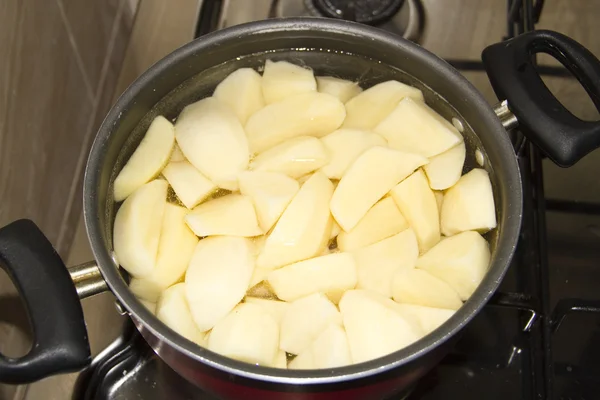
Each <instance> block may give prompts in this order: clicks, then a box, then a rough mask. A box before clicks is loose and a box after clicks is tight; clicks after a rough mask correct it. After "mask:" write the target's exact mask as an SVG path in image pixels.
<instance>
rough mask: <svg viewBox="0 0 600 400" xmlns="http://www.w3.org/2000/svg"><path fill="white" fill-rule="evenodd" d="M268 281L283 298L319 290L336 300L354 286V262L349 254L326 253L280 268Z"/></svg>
mask: <svg viewBox="0 0 600 400" xmlns="http://www.w3.org/2000/svg"><path fill="white" fill-rule="evenodd" d="M267 281H268V282H269V284H270V285H271V287H272V288H273V291H274V292H275V294H276V295H277V297H279V298H280V299H282V300H285V301H294V300H296V299H299V298H301V297H304V296H308V295H309V294H312V293H316V292H321V293H325V294H326V295H327V296H328V297H329V298H330V300H331V301H333V302H334V303H337V301H339V298H340V296H341V294H342V293H344V292H345V291H346V290H348V289H353V288H354V286H356V263H355V262H354V257H353V256H352V255H351V254H350V253H335V254H329V255H326V256H321V257H315V258H311V259H309V260H304V261H300V262H297V263H295V264H292V265H288V266H285V267H283V268H279V269H278V270H275V271H273V272H271V273H270V274H269V276H268V278H267Z"/></svg>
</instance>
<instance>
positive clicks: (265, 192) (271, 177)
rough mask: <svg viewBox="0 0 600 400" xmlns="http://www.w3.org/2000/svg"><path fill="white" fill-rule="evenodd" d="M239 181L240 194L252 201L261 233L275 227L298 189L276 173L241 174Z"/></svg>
mask: <svg viewBox="0 0 600 400" xmlns="http://www.w3.org/2000/svg"><path fill="white" fill-rule="evenodd" d="M239 181H240V192H241V193H242V194H243V195H245V196H247V197H249V198H250V199H251V200H252V204H254V208H255V210H256V217H257V218H258V225H259V226H260V228H261V229H262V231H263V232H268V231H269V230H270V229H271V228H272V227H273V225H275V222H277V220H278V219H279V217H280V216H281V214H283V211H284V210H285V208H286V207H287V206H288V204H290V202H291V201H292V199H293V198H294V196H295V195H296V193H297V192H298V190H299V189H300V184H299V183H298V182H297V181H296V180H294V179H292V178H290V177H289V176H287V175H284V174H281V173H277V172H262V171H247V172H242V173H241V174H240V177H239Z"/></svg>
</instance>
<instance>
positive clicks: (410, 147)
mask: <svg viewBox="0 0 600 400" xmlns="http://www.w3.org/2000/svg"><path fill="white" fill-rule="evenodd" d="M373 132H375V133H378V134H380V135H381V136H383V137H384V138H385V139H387V141H388V144H389V146H390V148H392V149H396V150H400V151H405V152H407V153H415V154H420V155H422V156H423V157H433V156H436V155H438V154H441V153H443V152H445V151H446V150H449V149H450V148H452V147H454V146H456V145H457V144H459V143H460V142H462V141H463V137H462V136H461V135H460V133H458V131H457V130H456V128H455V127H454V126H453V125H452V124H451V123H450V122H448V121H446V120H445V119H444V118H443V117H442V116H440V115H439V114H438V113H436V112H435V111H433V110H432V109H431V108H429V107H428V106H427V105H426V104H425V103H423V102H422V101H414V100H413V99H411V98H405V99H403V100H401V101H400V103H398V105H397V106H396V108H394V110H393V111H392V112H391V113H390V114H389V115H388V116H387V117H386V118H385V119H384V120H382V121H381V122H380V123H379V124H378V125H377V126H376V127H375V128H374V129H373Z"/></svg>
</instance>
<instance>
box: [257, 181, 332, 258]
mask: <svg viewBox="0 0 600 400" xmlns="http://www.w3.org/2000/svg"><path fill="white" fill-rule="evenodd" d="M332 193H333V184H332V183H331V181H330V180H329V179H327V177H326V176H325V175H324V174H323V173H322V172H316V173H315V174H314V175H313V176H311V177H310V178H309V179H308V180H307V181H306V182H305V183H304V185H302V187H301V188H300V190H299V191H298V193H297V194H296V196H295V197H294V199H293V200H292V202H291V203H290V204H289V205H288V207H287V208H286V209H285V211H284V212H283V215H282V216H281V218H279V221H278V222H277V224H275V228H273V231H272V232H271V234H270V235H269V236H268V237H267V240H266V242H265V245H264V247H263V250H262V252H261V253H260V255H259V256H258V259H257V266H258V267H259V268H266V269H275V268H279V267H282V266H284V265H288V264H292V263H295V262H297V261H301V260H305V259H307V258H311V257H314V256H316V255H317V254H319V253H320V252H321V251H322V250H323V249H324V248H325V247H326V246H327V242H328V241H329V236H330V234H331V225H332V220H331V215H330V213H329V201H330V200H331V195H332Z"/></svg>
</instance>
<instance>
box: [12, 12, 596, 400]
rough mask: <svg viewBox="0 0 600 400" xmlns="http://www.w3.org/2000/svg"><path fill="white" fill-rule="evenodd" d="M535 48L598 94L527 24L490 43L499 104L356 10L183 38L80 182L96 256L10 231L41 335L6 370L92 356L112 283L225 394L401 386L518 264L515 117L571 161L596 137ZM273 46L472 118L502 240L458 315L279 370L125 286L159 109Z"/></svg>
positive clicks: (181, 366)
mask: <svg viewBox="0 0 600 400" xmlns="http://www.w3.org/2000/svg"><path fill="white" fill-rule="evenodd" d="M537 52H546V53H549V54H552V55H553V56H554V57H555V58H557V59H559V60H560V61H561V62H562V63H563V64H564V65H565V66H566V67H567V68H569V69H570V70H571V72H572V73H573V74H574V75H575V76H576V77H577V78H578V79H579V80H580V82H582V84H583V86H584V88H585V89H586V90H587V92H588V93H589V95H590V96H591V97H592V99H593V100H594V101H595V103H596V105H597V106H598V105H600V62H599V61H598V60H597V59H596V58H595V57H594V56H593V55H592V54H591V53H589V52H588V51H587V50H586V49H585V48H583V47H582V46H581V45H579V44H578V43H576V42H574V41H573V40H571V39H569V38H566V37H565V36H563V35H560V34H558V33H555V32H549V31H538V32H534V33H530V34H525V35H522V36H520V37H518V38H516V39H513V40H510V41H508V42H503V43H500V44H496V45H493V46H490V47H489V48H487V49H486V50H485V51H484V53H483V59H484V63H485V64H486V67H487V69H488V72H489V74H490V78H491V82H492V84H493V86H494V88H495V90H496V92H497V94H498V95H499V97H500V98H501V99H503V100H507V101H508V103H507V102H504V103H502V104H501V105H500V106H499V107H498V108H497V109H496V110H494V109H493V108H492V107H490V106H489V105H488V104H487V102H486V101H485V100H484V99H483V97H482V96H481V94H480V93H479V92H478V91H477V90H476V89H475V88H474V87H473V86H472V85H471V84H470V83H469V82H468V81H467V80H466V79H465V78H464V77H463V76H462V75H461V74H460V73H458V72H457V71H456V70H455V69H454V68H452V67H451V66H450V65H449V64H447V63H446V62H444V61H443V60H441V59H439V58H438V57H436V56H435V55H433V54H431V53H429V52H428V51H427V50H424V49H423V48H421V47H419V46H417V45H415V44H413V43H411V42H409V41H407V40H404V39H402V38H400V37H397V36H394V35H391V34H389V33H386V32H384V31H381V30H378V29H375V28H371V27H368V26H364V25H359V24H354V23H350V22H344V21H339V20H333V19H309V18H300V19H284V20H277V19H276V20H267V21H260V22H255V23H250V24H246V25H238V26H235V27H232V28H228V29H224V30H221V31H218V32H215V33H212V34H209V35H207V36H205V37H202V38H201V39H198V40H196V41H194V42H191V43H189V44H188V45H186V46H184V47H182V48H180V49H178V50H176V51H175V52H173V53H172V54H170V55H169V56H167V57H165V58H164V59H162V60H161V61H159V62H158V63H156V64H155V65H154V66H153V67H152V68H150V69H149V70H148V71H147V72H146V73H144V74H143V75H142V76H141V77H140V78H138V79H137V80H136V81H135V82H134V83H133V84H132V85H131V86H130V87H129V88H128V89H127V90H126V92H125V93H124V94H123V95H122V96H121V98H120V99H119V100H118V102H117V104H116V105H115V106H114V107H113V108H112V110H111V111H110V112H109V114H108V116H107V117H106V119H105V120H104V122H103V124H102V126H101V128H100V130H99V132H98V135H97V137H96V140H95V142H94V144H93V147H92V150H91V153H90V156H89V159H88V164H87V167H86V172H85V183H84V193H83V194H84V213H85V223H86V228H87V233H88V236H89V240H90V243H91V246H92V250H93V252H94V257H95V262H94V263H91V264H87V265H85V266H81V267H79V268H77V269H71V270H70V272H71V274H69V273H68V272H67V269H66V268H65V267H64V265H63V263H62V261H61V260H60V258H59V257H58V256H57V254H56V253H55V252H54V250H53V249H52V246H51V245H50V243H49V242H48V241H47V240H46V239H45V237H44V236H43V234H42V233H41V232H40V231H39V230H38V229H37V227H36V226H35V225H34V224H33V223H32V222H31V221H27V220H20V221H16V222H14V223H12V224H10V225H8V226H6V227H4V228H2V229H1V230H0V261H1V264H2V266H3V267H4V268H5V269H6V270H7V272H8V273H9V274H10V276H11V277H12V279H13V281H14V282H15V284H16V286H17V288H18V289H19V291H20V293H21V295H22V296H23V298H24V300H25V302H26V304H27V307H28V310H29V313H30V316H31V321H32V325H33V330H34V333H35V341H34V343H35V344H34V347H33V349H32V350H31V352H30V353H29V354H27V355H26V356H24V357H22V358H19V359H16V360H11V359H7V358H5V357H0V381H4V382H13V383H17V382H28V381H32V380H36V379H40V378H42V377H45V376H48V375H51V374H55V373H59V372H65V371H71V370H76V369H79V368H81V367H84V366H85V365H86V364H87V363H89V359H90V353H89V347H88V343H87V338H86V331H85V326H84V320H83V315H82V311H81V306H80V303H79V297H85V296H87V295H90V294H93V293H96V292H99V291H101V290H104V289H106V288H107V286H108V289H110V290H111V291H112V292H113V293H114V294H115V296H116V297H117V299H118V301H119V303H120V304H121V305H122V307H123V308H124V309H125V310H126V312H128V313H129V314H130V315H131V317H132V319H133V320H134V322H135V324H136V326H137V328H138V329H139V330H140V332H141V333H142V335H143V336H144V338H145V339H146V340H147V341H148V343H149V344H150V345H151V346H152V348H153V349H154V350H155V351H156V353H157V354H158V355H159V356H160V357H161V358H162V359H163V360H164V361H165V362H166V363H167V364H169V365H170V366H171V367H172V368H173V369H174V370H175V371H177V372H178V373H179V374H181V375H182V376H184V377H185V378H186V379H188V380H189V381H191V382H193V383H195V384H197V385H198V386H200V387H202V388H203V389H205V390H207V391H209V392H212V393H214V394H216V395H218V396H220V397H222V398H228V399H241V398H244V399H282V398H313V399H320V398H343V399H367V398H368V399H376V398H381V397H383V396H385V395H389V394H391V393H394V392H398V391H402V390H405V389H406V388H408V387H409V386H410V385H412V384H413V383H414V382H415V381H416V380H417V379H418V378H419V377H421V376H422V375H423V374H425V373H426V372H427V371H428V370H429V369H430V368H431V367H432V366H434V365H435V364H436V363H437V362H438V361H439V360H440V359H441V358H442V357H443V356H444V355H445V354H446V353H447V352H448V351H449V349H450V348H451V346H452V344H453V343H454V341H455V339H456V338H457V334H458V333H459V332H460V330H461V329H462V328H463V327H464V326H465V325H466V324H467V323H468V322H469V321H470V320H471V319H472V318H473V317H474V316H475V315H476V314H477V313H478V312H479V310H480V309H481V308H482V307H483V306H484V305H485V303H486V302H487V301H488V299H489V298H490V297H491V295H492V294H493V293H494V291H495V290H496V288H497V287H498V285H499V283H500V281H501V280H502V278H503V276H504V273H505V271H506V269H507V268H508V265H509V262H510V260H511V257H512V254H513V252H514V250H515V246H516V244H517V240H518V235H519V229H520V223H521V214H522V192H521V181H520V175H519V169H518V166H517V159H516V155H515V152H514V150H513V147H512V144H511V141H510V139H509V136H508V134H507V128H511V127H514V126H515V125H516V123H517V120H518V123H519V124H520V128H521V130H522V131H523V132H524V133H525V134H526V135H528V137H529V138H530V140H532V141H533V142H534V143H536V144H537V145H539V146H540V147H541V149H542V150H543V151H544V152H545V153H546V154H547V155H548V156H549V157H550V158H552V159H553V160H555V161H556V162H557V163H558V164H561V165H571V164H572V163H574V162H576V161H577V160H578V159H579V158H581V157H582V156H583V155H585V154H586V153H587V152H589V151H591V150H593V149H595V148H596V147H598V146H599V145H600V124H598V123H595V122H584V121H581V120H579V119H577V118H576V117H574V116H573V115H572V114H570V113H569V112H568V111H567V110H566V109H565V108H564V107H563V106H562V105H561V104H560V103H559V102H558V101H557V100H556V99H555V98H554V97H553V96H552V94H551V93H550V92H549V91H548V89H547V88H546V87H545V85H544V84H543V82H542V80H541V79H540V77H539V75H538V74H537V72H536V71H535V67H534V64H533V63H532V55H533V54H535V53H537ZM267 58H271V59H286V60H292V61H293V62H296V63H302V64H305V65H308V66H310V67H312V68H313V69H314V70H315V71H316V73H318V74H326V75H336V76H340V77H343V78H349V79H353V80H359V81H360V83H361V84H362V85H363V86H370V85H372V84H374V83H377V82H381V81H384V80H388V79H397V80H400V81H403V82H407V83H409V84H411V85H414V86H416V87H418V88H420V89H422V90H423V92H424V94H425V98H426V100H427V103H428V104H430V105H431V106H432V107H433V108H434V109H436V110H437V111H438V112H439V113H440V114H442V115H443V116H445V117H446V118H448V119H449V120H451V119H453V118H454V119H455V120H456V124H457V126H461V127H462V129H463V134H464V136H465V140H466V143H467V149H468V156H467V162H466V168H472V167H473V166H475V165H476V160H475V152H476V150H479V151H481V153H482V154H483V159H484V164H483V166H484V168H485V169H486V170H488V172H489V173H490V177H491V180H492V185H493V189H494V196H495V201H496V206H497V214H498V215H497V217H498V228H497V229H496V230H494V231H493V232H492V233H491V234H489V235H488V237H487V238H488V240H489V242H490V246H491V249H492V260H491V265H490V268H489V271H488V273H487V275H486V276H485V278H484V280H483V282H482V283H481V285H480V286H479V288H478V289H477V290H476V291H475V293H474V294H473V296H472V297H471V298H470V299H469V300H468V301H467V302H466V303H465V304H464V306H463V307H462V308H461V309H460V310H458V312H456V314H455V315H454V316H453V317H452V318H450V319H449V320H448V321H447V322H446V323H444V324H443V325H442V326H441V327H439V328H438V329H437V330H435V331H434V332H432V333H431V334H429V335H428V336H426V337H425V338H423V339H421V340H419V341H418V342H416V343H414V344H412V345H410V346H408V347H406V348H404V349H402V350H400V351H397V352H395V353H393V354H390V355H387V356H385V357H382V358H380V359H377V360H372V361H369V362H366V363H362V364H358V365H353V366H348V367H343V368H335V369H331V370H314V371H292V370H277V369H271V368H266V367H259V366H255V365H250V364H246V363H242V362H238V361H235V360H232V359H229V358H226V357H223V356H220V355H218V354H215V353H212V352H210V351H208V350H206V349H203V348H200V347H198V346H197V345H195V344H194V343H192V342H190V341H188V340H186V339H184V338H183V337H181V336H179V335H178V334H176V333H175V332H173V331H172V330H170V329H169V328H167V327H166V326H165V325H163V324H162V323H161V322H160V321H158V320H157V319H156V318H155V317H154V315H152V314H151V313H150V312H149V311H148V310H147V309H146V308H145V307H144V306H143V305H142V304H141V303H140V302H139V301H138V300H137V299H136V298H135V297H134V296H133V294H132V293H131V292H130V291H129V290H128V287H127V279H128V277H127V276H126V273H125V272H124V271H123V270H122V269H119V268H118V266H117V265H116V264H115V262H114V261H113V258H112V257H111V252H112V223H113V219H114V214H115V211H116V210H115V204H114V202H113V200H112V195H111V194H112V190H111V189H112V181H113V180H114V177H115V176H116V173H117V172H118V171H119V170H120V168H121V167H122V166H123V164H124V162H125V161H126V160H127V159H128V157H129V156H130V155H131V153H132V152H133V150H134V149H135V147H136V145H137V144H138V143H139V141H140V140H141V137H142V136H143V134H144V132H145V130H146V129H147V127H148V125H149V123H150V121H151V120H152V119H153V118H154V116H156V115H158V114H163V115H166V116H167V117H169V118H174V117H176V116H177V115H178V113H179V112H180V111H181V109H182V108H183V107H184V106H185V105H186V104H189V103H191V102H193V101H196V100H198V99H200V98H203V97H205V96H208V95H210V94H211V93H212V90H213V89H214V87H215V86H216V84H217V83H218V82H220V81H221V80H222V79H223V78H225V77H226V76H227V75H228V74H229V73H231V72H232V71H234V70H235V69H237V68H240V67H247V66H251V67H255V68H258V67H260V66H261V65H263V64H264V61H265V60H266V59H267ZM515 116H516V117H515ZM74 283H75V284H74ZM106 285H107V286H106Z"/></svg>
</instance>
